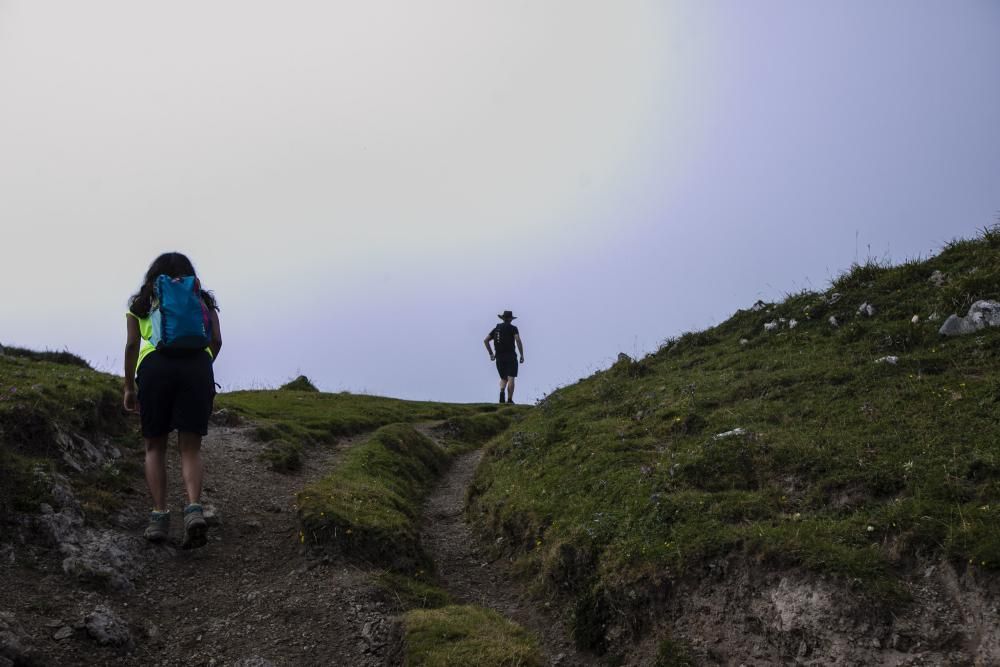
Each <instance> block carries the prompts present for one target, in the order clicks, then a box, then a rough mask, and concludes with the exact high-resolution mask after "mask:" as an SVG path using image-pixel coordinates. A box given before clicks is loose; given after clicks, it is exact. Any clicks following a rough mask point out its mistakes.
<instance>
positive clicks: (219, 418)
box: [211, 408, 242, 426]
mask: <svg viewBox="0 0 1000 667" xmlns="http://www.w3.org/2000/svg"><path fill="white" fill-rule="evenodd" d="M211 422H212V423H213V424H214V425H216V426H239V425H240V423H241V422H242V420H241V419H240V416H239V415H238V414H236V413H235V412H233V411H232V410H228V409H226V408H222V409H221V410H216V411H215V412H213V413H212V417H211Z"/></svg>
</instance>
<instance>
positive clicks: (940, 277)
mask: <svg viewBox="0 0 1000 667" xmlns="http://www.w3.org/2000/svg"><path fill="white" fill-rule="evenodd" d="M945 278H946V276H945V275H944V274H943V273H941V272H940V271H935V272H934V273H932V274H931V277H930V278H928V279H927V282H929V283H930V284H932V285H934V287H941V286H942V285H944V281H945Z"/></svg>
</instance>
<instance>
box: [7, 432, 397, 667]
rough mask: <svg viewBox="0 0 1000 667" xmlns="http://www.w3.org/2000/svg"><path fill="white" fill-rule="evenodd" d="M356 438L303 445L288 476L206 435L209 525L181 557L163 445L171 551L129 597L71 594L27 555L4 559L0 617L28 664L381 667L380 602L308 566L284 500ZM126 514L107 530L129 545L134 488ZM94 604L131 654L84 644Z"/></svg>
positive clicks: (55, 566)
mask: <svg viewBox="0 0 1000 667" xmlns="http://www.w3.org/2000/svg"><path fill="white" fill-rule="evenodd" d="M362 438H363V436H359V437H356V438H352V439H344V440H343V441H341V442H340V443H338V444H337V445H336V446H335V447H330V448H309V449H307V450H306V452H305V454H304V456H305V460H304V466H303V472H302V473H300V474H292V475H288V474H279V473H276V472H273V471H271V470H270V469H269V468H268V466H267V464H265V463H263V462H261V461H260V460H259V459H258V455H259V454H260V452H261V450H262V449H263V444H262V443H260V442H257V441H255V440H254V439H253V438H252V437H251V433H250V430H249V429H246V428H213V429H212V430H211V431H210V433H209V435H208V437H206V438H205V441H204V445H203V456H204V460H205V471H206V474H205V492H204V496H203V503H204V504H206V505H212V506H214V507H215V508H217V510H218V513H219V515H220V518H221V523H220V524H219V525H217V526H214V527H212V528H211V529H210V530H209V543H208V545H206V546H205V547H204V548H202V549H197V550H192V551H184V550H181V549H179V548H178V547H177V543H178V542H179V540H180V536H181V532H182V520H181V516H180V515H181V513H180V511H179V510H180V509H181V508H183V506H184V498H183V491H182V489H183V485H182V481H181V477H180V470H179V456H178V455H177V454H176V449H175V448H174V447H171V452H170V456H169V457H168V471H169V489H170V507H171V508H172V509H173V510H174V513H175V516H174V517H173V525H172V526H171V542H172V543H170V542H168V544H166V545H163V546H154V545H145V547H144V548H145V553H144V554H143V555H144V556H145V561H146V568H145V574H144V575H143V576H141V577H140V578H139V579H138V580H137V581H136V582H135V588H134V590H133V591H129V592H123V593H111V592H104V591H100V590H98V589H94V588H92V587H87V586H81V585H79V584H77V583H76V582H74V581H73V580H71V579H70V578H69V577H66V576H65V575H64V574H63V573H62V568H61V564H60V561H61V558H60V557H59V556H58V555H56V554H49V555H46V554H45V551H44V550H43V549H41V548H35V549H33V550H30V551H32V552H33V554H32V557H28V558H25V557H17V558H15V557H13V556H11V558H10V559H9V560H10V561H13V562H7V563H4V565H3V570H5V571H4V572H3V573H2V574H3V575H4V576H3V578H4V584H3V586H2V592H0V610H4V611H8V612H13V614H14V617H16V619H17V623H18V625H19V626H20V628H21V629H22V631H23V635H22V636H21V639H22V643H24V644H27V645H29V646H30V647H31V654H32V655H34V656H35V658H36V662H37V663H38V664H46V665H47V664H52V665H90V664H102V665H104V664H109V665H111V664H113V665H163V666H167V665H185V666H187V665H244V666H249V665H257V666H263V665H267V664H268V663H271V664H274V665H314V664H323V665H359V666H365V665H382V664H384V663H385V660H386V654H387V652H388V650H389V648H388V642H389V640H388V634H389V629H390V620H389V619H390V618H391V616H392V614H393V613H394V612H395V609H394V608H393V606H392V603H391V601H390V600H388V599H387V598H386V596H385V594H384V593H383V592H381V591H380V590H379V589H377V588H375V587H374V586H373V585H372V583H371V577H370V576H369V573H368V572H366V571H364V570H361V569H358V568H356V567H354V566H351V565H349V564H346V563H344V562H343V561H340V560H330V559H323V558H310V557H308V555H307V554H306V553H304V550H303V549H302V548H301V547H300V544H299V535H298V529H297V520H296V515H295V507H294V499H295V494H296V492H298V491H299V490H301V489H302V487H303V486H304V485H305V484H306V483H308V482H309V481H310V480H312V479H315V478H317V477H319V476H321V475H323V474H324V473H326V472H328V471H329V469H330V468H331V466H333V465H334V464H335V460H336V457H337V455H338V454H339V453H340V452H342V451H343V450H344V449H345V448H347V447H349V446H351V445H352V444H354V443H355V442H357V441H359V440H361V439H362ZM172 444H173V443H172ZM141 484H142V482H141V480H139V481H137V485H141ZM129 505H130V506H129V508H128V509H127V510H126V511H124V512H122V513H121V514H120V515H119V516H118V520H117V522H118V523H119V525H121V527H123V528H125V529H126V530H127V531H128V532H130V533H132V534H133V535H141V532H142V530H143V528H144V527H145V521H146V517H147V512H148V509H149V496H148V493H147V491H146V489H145V487H144V485H142V486H137V488H136V493H135V494H134V496H133V497H132V499H131V500H130V503H129ZM12 553H13V552H12ZM39 586H41V590H42V591H44V595H39V590H40V589H39ZM97 605H104V606H106V607H107V608H109V609H110V610H111V611H112V612H113V613H115V614H117V615H118V616H119V617H120V618H121V619H123V620H124V621H125V622H126V623H127V624H128V630H129V634H130V635H131V650H130V651H126V650H125V648H119V649H115V648H111V647H101V646H99V645H98V644H97V643H95V641H94V640H93V639H92V638H91V637H88V633H87V632H86V630H85V629H84V628H83V627H82V626H83V623H82V619H83V618H84V616H85V615H86V614H88V613H89V612H91V611H92V610H93V609H94V608H95V607H96V606H97ZM70 630H72V632H70ZM57 635H58V636H60V637H61V638H60V639H56V638H55V636H57ZM0 664H3V663H2V661H0Z"/></svg>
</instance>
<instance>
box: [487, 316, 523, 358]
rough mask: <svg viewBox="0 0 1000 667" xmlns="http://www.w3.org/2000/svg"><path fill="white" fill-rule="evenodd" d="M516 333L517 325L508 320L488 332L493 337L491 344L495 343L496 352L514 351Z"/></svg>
mask: <svg viewBox="0 0 1000 667" xmlns="http://www.w3.org/2000/svg"><path fill="white" fill-rule="evenodd" d="M516 335H517V327H515V326H514V325H513V324H511V323H510V322H502V323H500V324H498V325H496V326H495V327H493V331H491V332H490V336H492V337H493V344H494V345H496V348H497V349H496V353H497V354H501V353H503V352H510V353H513V352H514V336H516Z"/></svg>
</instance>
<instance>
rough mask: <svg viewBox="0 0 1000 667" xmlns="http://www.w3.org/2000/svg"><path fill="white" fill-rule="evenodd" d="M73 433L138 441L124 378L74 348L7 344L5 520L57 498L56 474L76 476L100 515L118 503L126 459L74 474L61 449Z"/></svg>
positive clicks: (2, 414)
mask: <svg viewBox="0 0 1000 667" xmlns="http://www.w3.org/2000/svg"><path fill="white" fill-rule="evenodd" d="M74 437H81V438H87V439H91V440H93V441H95V442H97V441H101V440H105V439H110V440H111V441H113V442H114V443H115V444H119V445H125V446H128V445H132V446H138V444H139V440H138V434H137V433H136V432H135V430H134V426H133V425H132V424H130V423H129V422H128V420H127V419H126V418H125V415H124V411H123V410H122V409H121V380H120V379H119V378H115V377H114V376H112V375H108V374H106V373H98V372H97V371H94V370H92V369H91V368H90V367H89V366H88V365H87V363H86V362H85V361H83V360H82V359H80V358H79V357H76V356H74V355H72V354H70V353H68V352H34V351H30V350H24V349H20V348H11V347H7V348H5V352H4V354H0V519H2V518H3V517H4V516H5V515H6V514H7V513H9V512H12V511H17V512H35V511H38V505H39V503H41V502H51V498H49V493H50V491H51V481H50V480H49V476H50V473H52V472H57V471H58V472H64V473H72V475H73V477H74V482H75V484H74V486H76V487H77V488H78V490H79V492H80V500H81V502H82V504H83V507H84V509H85V510H90V511H93V512H97V513H99V512H101V511H106V510H110V509H113V507H114V506H116V505H117V500H116V498H115V494H116V493H118V492H119V491H120V490H121V489H122V488H124V486H125V485H126V484H127V481H126V479H125V477H126V476H125V475H123V474H121V472H122V470H121V468H122V466H126V465H127V462H126V461H121V460H119V461H117V462H114V463H113V464H112V463H109V464H107V465H103V466H101V467H99V468H97V469H87V470H84V471H80V472H76V471H73V470H71V469H70V468H69V467H68V466H67V465H66V462H65V461H64V460H63V452H64V451H65V450H66V447H65V443H66V438H74ZM60 440H62V446H61V444H60ZM71 449H72V448H71ZM133 467H134V465H133ZM130 470H131V469H130Z"/></svg>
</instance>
